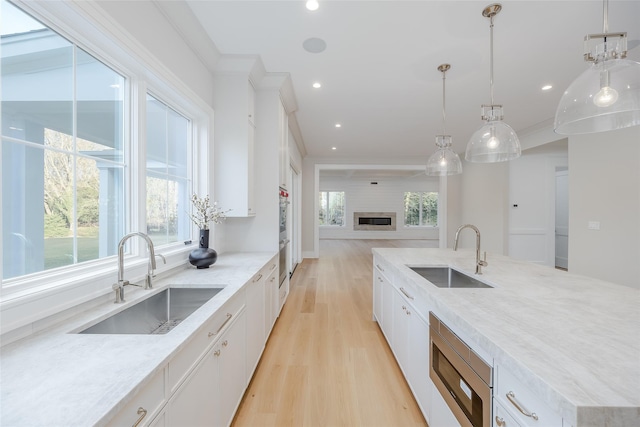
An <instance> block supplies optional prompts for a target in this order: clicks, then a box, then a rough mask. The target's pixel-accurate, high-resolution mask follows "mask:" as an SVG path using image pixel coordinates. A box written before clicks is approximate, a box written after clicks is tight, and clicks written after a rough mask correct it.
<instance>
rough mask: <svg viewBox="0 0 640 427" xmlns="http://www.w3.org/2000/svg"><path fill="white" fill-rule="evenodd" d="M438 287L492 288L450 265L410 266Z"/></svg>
mask: <svg viewBox="0 0 640 427" xmlns="http://www.w3.org/2000/svg"><path fill="white" fill-rule="evenodd" d="M408 267H409V268H410V269H411V270H412V271H415V272H416V273H418V274H419V275H420V276H422V277H424V278H425V279H427V280H428V281H429V282H431V283H432V284H434V285H435V286H437V287H439V288H493V286H490V285H487V284H486V283H484V282H481V281H480V280H477V279H475V278H473V277H471V276H467V275H466V274H463V273H461V272H459V271H458V270H454V269H453V268H450V267H410V266H408Z"/></svg>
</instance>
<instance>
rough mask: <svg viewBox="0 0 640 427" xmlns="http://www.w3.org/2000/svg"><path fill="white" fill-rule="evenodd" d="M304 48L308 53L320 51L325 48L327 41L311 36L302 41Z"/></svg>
mask: <svg viewBox="0 0 640 427" xmlns="http://www.w3.org/2000/svg"><path fill="white" fill-rule="evenodd" d="M302 47H303V48H304V50H306V51H307V52H310V53H320V52H323V51H324V50H325V49H326V48H327V42H325V41H324V40H322V39H319V38H317V37H311V38H310V39H306V40H305V41H303V42H302Z"/></svg>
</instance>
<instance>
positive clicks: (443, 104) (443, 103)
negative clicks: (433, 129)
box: [442, 71, 447, 135]
mask: <svg viewBox="0 0 640 427" xmlns="http://www.w3.org/2000/svg"><path fill="white" fill-rule="evenodd" d="M446 74H447V72H446V71H443V72H442V134H443V135H446V134H447V132H446V129H445V119H446V115H447V113H446V109H445V99H446V98H445V91H444V87H445V85H444V80H445V76H446Z"/></svg>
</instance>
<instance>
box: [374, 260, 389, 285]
mask: <svg viewBox="0 0 640 427" xmlns="http://www.w3.org/2000/svg"><path fill="white" fill-rule="evenodd" d="M373 265H374V267H375V268H376V269H377V270H378V271H379V272H381V273H382V274H383V275H384V276H385V278H386V279H387V280H388V281H391V280H390V279H391V278H392V277H391V271H392V270H391V268H390V267H389V264H388V263H387V262H386V261H385V260H384V259H382V258H379V257H375V258H374V259H373Z"/></svg>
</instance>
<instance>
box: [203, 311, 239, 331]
mask: <svg viewBox="0 0 640 427" xmlns="http://www.w3.org/2000/svg"><path fill="white" fill-rule="evenodd" d="M232 317H233V314H231V313H227V320H225V321H224V323H223V324H222V325H220V327H219V328H218V330H217V331H215V332H209V337H212V336H214V335H218V334H219V333H220V331H221V330H222V328H224V326H225V325H226V324H227V323H229V320H231V318H232Z"/></svg>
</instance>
